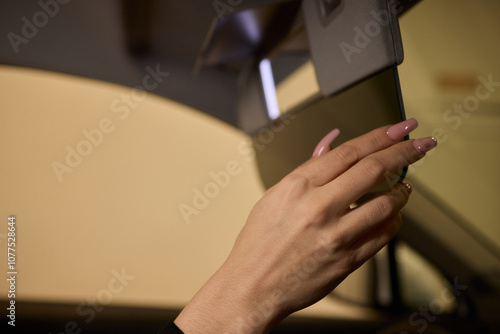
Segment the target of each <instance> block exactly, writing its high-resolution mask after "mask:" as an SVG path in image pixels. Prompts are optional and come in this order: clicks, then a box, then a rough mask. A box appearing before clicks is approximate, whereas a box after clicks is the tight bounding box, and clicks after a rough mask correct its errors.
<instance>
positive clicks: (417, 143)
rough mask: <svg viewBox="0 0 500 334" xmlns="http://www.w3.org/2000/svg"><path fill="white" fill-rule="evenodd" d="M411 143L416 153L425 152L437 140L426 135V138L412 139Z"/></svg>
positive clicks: (434, 145) (430, 148) (433, 145)
mask: <svg viewBox="0 0 500 334" xmlns="http://www.w3.org/2000/svg"><path fill="white" fill-rule="evenodd" d="M412 144H413V147H415V149H416V150H417V152H418V153H420V154H425V153H426V152H428V151H430V150H432V149H433V148H434V147H436V145H437V140H436V138H434V137H426V138H420V139H415V140H414V141H412Z"/></svg>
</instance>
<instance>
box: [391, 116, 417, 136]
mask: <svg viewBox="0 0 500 334" xmlns="http://www.w3.org/2000/svg"><path fill="white" fill-rule="evenodd" d="M417 126H418V122H417V120H416V119H415V118H410V119H407V120H406V121H402V122H401V123H398V124H395V125H393V126H391V127H390V128H389V129H388V130H387V135H388V136H389V138H391V139H392V140H393V141H400V140H401V139H403V138H404V137H405V136H406V135H407V134H409V133H410V132H412V131H413V130H415V129H416V128H417Z"/></svg>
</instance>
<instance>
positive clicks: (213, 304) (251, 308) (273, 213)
mask: <svg viewBox="0 0 500 334" xmlns="http://www.w3.org/2000/svg"><path fill="white" fill-rule="evenodd" d="M416 127H417V122H416V121H415V120H414V119H411V120H408V121H405V122H402V123H399V124H396V125H394V126H392V127H389V126H385V127H382V128H379V129H376V130H374V131H372V132H370V133H368V134H366V135H363V136H361V137H358V138H355V139H353V140H351V141H348V142H346V143H344V144H342V145H340V146H338V147H337V148H335V149H334V150H330V149H329V144H330V142H331V140H333V139H334V138H335V136H336V135H337V134H338V131H332V132H331V133H330V134H329V135H327V136H326V137H325V139H324V140H322V141H321V142H320V144H319V145H318V147H317V148H316V150H315V152H314V156H313V158H312V159H310V160H309V161H307V162H306V163H304V164H303V165H301V166H300V167H298V168H297V169H296V170H294V171H293V172H292V173H290V174H289V175H288V176H286V177H285V178H284V179H283V180H282V181H281V182H279V183H278V184H276V185H275V186H274V187H272V188H271V189H269V190H268V191H267V192H266V193H265V195H264V196H263V198H262V199H261V200H260V201H259V202H258V203H257V204H256V205H255V207H254V208H253V210H252V212H251V213H250V215H249V217H248V220H247V222H246V225H245V227H244V228H243V230H242V231H241V233H240V234H239V236H238V238H237V240H236V243H235V245H234V247H233V250H232V251H231V253H230V255H229V257H228V259H227V260H226V262H225V263H224V264H223V265H222V267H221V268H220V269H219V270H218V271H217V273H215V274H214V276H213V277H212V278H211V279H210V280H209V281H208V282H207V283H206V284H205V286H204V287H203V288H202V289H201V290H200V291H199V292H198V294H197V295H196V296H195V297H194V298H193V300H191V301H190V302H189V304H188V305H187V306H186V308H185V309H184V310H183V311H182V313H181V314H180V315H179V317H178V318H177V319H176V321H175V322H176V324H177V325H178V326H179V327H180V328H181V329H182V330H183V331H184V332H185V333H186V334H188V333H200V334H202V333H203V334H207V333H218V334H219V333H265V332H267V331H268V330H269V329H270V328H272V326H274V325H275V324H276V323H277V322H279V321H280V320H282V319H283V318H285V317H286V316H288V315H289V314H291V313H293V312H295V311H297V310H299V309H302V308H304V307H306V306H309V305H311V304H313V303H315V302H317V301H318V300H320V299H321V298H323V297H324V296H326V295H327V294H328V293H330V292H331V291H332V290H333V289H334V288H335V287H336V286H337V285H338V284H339V283H340V282H341V281H342V280H343V279H344V278H345V277H346V276H347V275H349V274H350V273H351V272H352V271H353V270H355V269H356V268H358V267H359V266H360V265H361V264H363V263H364V262H365V261H366V260H368V259H369V258H370V257H372V256H373V255H375V254H376V253H377V252H378V251H379V250H380V249H381V248H382V247H384V246H385V245H386V244H387V243H388V242H389V241H390V240H391V239H392V238H393V237H394V235H395V234H396V232H397V231H398V229H399V227H400V224H401V213H400V212H401V209H402V208H403V206H404V205H405V204H406V202H407V201H408V197H409V194H410V192H411V186H410V185H408V184H396V185H395V186H393V187H392V188H391V189H389V190H388V191H386V192H384V193H382V194H380V195H378V196H377V197H375V198H373V199H371V200H369V201H367V202H365V203H363V204H361V205H359V206H358V207H356V208H351V204H352V203H353V202H355V201H356V200H357V199H359V198H360V197H361V196H363V195H364V194H365V193H366V192H368V191H369V190H370V189H371V188H373V187H374V186H375V185H376V184H378V183H380V182H384V178H386V177H388V176H389V175H392V174H394V173H397V172H398V170H400V169H401V168H402V167H403V166H407V165H409V164H412V163H414V162H416V161H417V160H419V159H421V158H422V157H423V156H424V155H425V152H427V151H428V150H430V149H432V148H433V147H435V146H436V141H435V140H434V139H433V138H423V139H417V140H411V141H403V142H401V140H402V139H403V137H404V136H405V135H407V134H408V133H409V132H411V131H412V130H413V129H415V128H416Z"/></svg>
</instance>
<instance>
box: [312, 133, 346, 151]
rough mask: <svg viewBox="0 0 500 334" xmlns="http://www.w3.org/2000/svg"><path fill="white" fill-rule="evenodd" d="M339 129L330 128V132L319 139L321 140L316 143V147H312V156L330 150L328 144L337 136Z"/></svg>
mask: <svg viewBox="0 0 500 334" xmlns="http://www.w3.org/2000/svg"><path fill="white" fill-rule="evenodd" d="M339 133H340V131H339V129H335V130H332V131H331V132H330V133H328V134H327V135H326V136H324V137H323V139H321V141H320V142H319V143H318V145H317V146H316V148H315V149H314V153H313V157H320V156H322V155H323V154H325V153H326V152H329V151H330V150H331V148H330V144H331V143H332V141H334V140H335V138H337V136H338V135H339Z"/></svg>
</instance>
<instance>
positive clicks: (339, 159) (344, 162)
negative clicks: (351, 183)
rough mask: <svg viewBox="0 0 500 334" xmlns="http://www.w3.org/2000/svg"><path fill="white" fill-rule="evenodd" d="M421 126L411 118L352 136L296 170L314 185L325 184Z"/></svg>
mask: <svg viewBox="0 0 500 334" xmlns="http://www.w3.org/2000/svg"><path fill="white" fill-rule="evenodd" d="M417 126H418V122H417V120H416V119H414V118H411V119H408V120H406V121H403V122H400V123H397V124H395V125H386V126H383V127H380V128H378V129H375V130H373V131H370V132H368V133H366V134H364V135H362V136H360V137H356V138H354V139H351V140H349V141H347V142H345V143H343V144H341V145H339V146H338V147H336V148H335V149H333V150H332V151H330V152H328V153H326V154H324V155H323V156H321V157H319V158H314V159H311V160H309V161H308V162H306V163H305V164H303V165H302V166H300V167H299V168H297V170H296V172H297V173H300V174H302V175H304V176H306V177H307V179H308V180H309V182H311V183H312V184H313V185H314V186H317V187H319V186H323V185H325V184H327V183H329V182H331V181H333V180H334V179H335V178H337V177H338V176H339V175H341V174H342V173H344V172H345V171H346V170H348V169H349V168H351V167H352V166H354V165H355V164H356V163H357V162H358V161H360V160H362V159H363V158H365V157H366V156H368V155H370V154H372V153H375V152H378V151H381V150H383V149H386V148H388V147H390V146H392V145H394V144H396V143H398V142H400V141H401V140H402V139H403V138H404V137H405V136H406V135H408V134H409V133H410V132H412V131H413V130H415V129H416V128H417Z"/></svg>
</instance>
